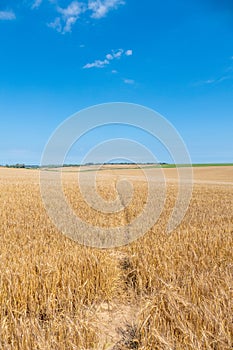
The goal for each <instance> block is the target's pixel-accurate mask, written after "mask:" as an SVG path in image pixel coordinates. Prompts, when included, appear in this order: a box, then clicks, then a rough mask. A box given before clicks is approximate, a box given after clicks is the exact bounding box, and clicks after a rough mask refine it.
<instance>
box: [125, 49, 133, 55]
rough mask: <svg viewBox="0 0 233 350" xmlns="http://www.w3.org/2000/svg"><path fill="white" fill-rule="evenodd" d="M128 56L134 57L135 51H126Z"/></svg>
mask: <svg viewBox="0 0 233 350" xmlns="http://www.w3.org/2000/svg"><path fill="white" fill-rule="evenodd" d="M125 54H126V56H132V54H133V50H127V51H125Z"/></svg>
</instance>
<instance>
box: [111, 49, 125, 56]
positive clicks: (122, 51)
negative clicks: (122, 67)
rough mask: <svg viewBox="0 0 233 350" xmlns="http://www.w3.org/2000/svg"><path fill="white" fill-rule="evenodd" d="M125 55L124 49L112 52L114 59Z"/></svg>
mask: <svg viewBox="0 0 233 350" xmlns="http://www.w3.org/2000/svg"><path fill="white" fill-rule="evenodd" d="M123 53H124V50H123V49H119V50H118V51H116V52H114V51H113V52H112V55H113V57H114V58H120V57H121V56H122V54H123Z"/></svg>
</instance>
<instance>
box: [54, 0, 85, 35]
mask: <svg viewBox="0 0 233 350" xmlns="http://www.w3.org/2000/svg"><path fill="white" fill-rule="evenodd" d="M85 11H86V7H85V5H84V4H83V3H81V2H78V1H72V2H71V3H70V4H69V5H68V6H67V7H66V8H62V7H59V6H58V7H57V12H58V13H59V14H60V15H61V16H60V17H56V18H55V20H54V21H53V22H51V23H49V24H48V26H49V27H51V28H53V29H55V30H57V31H58V32H59V33H62V34H65V33H68V32H71V30H72V26H73V25H74V24H75V23H76V22H77V20H78V18H79V16H80V14H81V13H83V12H85Z"/></svg>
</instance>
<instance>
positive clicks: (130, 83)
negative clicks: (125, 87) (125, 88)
mask: <svg viewBox="0 0 233 350" xmlns="http://www.w3.org/2000/svg"><path fill="white" fill-rule="evenodd" d="M124 83H125V84H129V85H133V84H135V80H133V79H124Z"/></svg>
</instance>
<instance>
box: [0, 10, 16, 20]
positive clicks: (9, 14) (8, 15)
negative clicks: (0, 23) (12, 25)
mask: <svg viewBox="0 0 233 350" xmlns="http://www.w3.org/2000/svg"><path fill="white" fill-rule="evenodd" d="M13 19H16V16H15V13H14V12H13V11H11V10H9V11H0V20H5V21H12V20H13Z"/></svg>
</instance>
